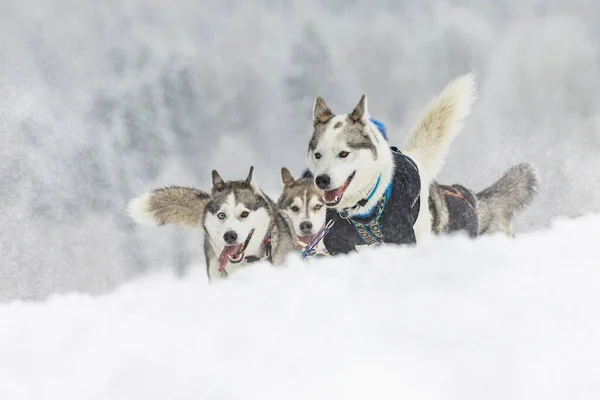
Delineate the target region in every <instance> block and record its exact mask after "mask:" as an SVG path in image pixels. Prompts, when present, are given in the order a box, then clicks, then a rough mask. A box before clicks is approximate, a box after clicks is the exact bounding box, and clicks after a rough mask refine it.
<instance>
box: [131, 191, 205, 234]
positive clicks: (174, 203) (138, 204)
mask: <svg viewBox="0 0 600 400" xmlns="http://www.w3.org/2000/svg"><path fill="white" fill-rule="evenodd" d="M210 198H211V197H210V195H209V194H208V193H205V192H203V191H201V190H198V189H194V188H187V187H179V186H170V187H166V188H160V189H155V190H153V191H151V192H149V193H145V194H143V195H141V196H139V197H136V198H135V199H133V200H131V201H130V202H129V204H128V205H127V212H128V214H129V216H130V217H131V219H133V220H134V221H135V222H137V223H139V224H144V225H154V226H160V225H165V224H174V225H178V226H180V227H182V228H189V229H200V228H201V227H202V217H203V214H204V208H205V206H206V204H207V203H208V202H209V201H210Z"/></svg>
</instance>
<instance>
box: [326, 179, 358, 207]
mask: <svg viewBox="0 0 600 400" xmlns="http://www.w3.org/2000/svg"><path fill="white" fill-rule="evenodd" d="M354 175H356V171H354V172H353V173H352V175H350V177H349V178H348V179H347V180H346V182H344V184H343V185H342V186H340V187H339V188H337V189H332V190H325V191H324V193H323V200H324V201H325V204H326V205H327V207H335V206H337V205H338V204H340V201H342V197H343V196H344V193H345V192H346V189H348V185H350V182H352V179H354Z"/></svg>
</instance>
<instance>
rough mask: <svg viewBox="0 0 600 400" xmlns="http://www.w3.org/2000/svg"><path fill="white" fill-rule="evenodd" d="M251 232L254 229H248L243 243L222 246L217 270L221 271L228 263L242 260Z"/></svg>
mask: <svg viewBox="0 0 600 400" xmlns="http://www.w3.org/2000/svg"><path fill="white" fill-rule="evenodd" d="M253 233H254V229H252V230H251V231H250V233H249V234H248V237H247V238H246V240H245V241H244V243H236V244H232V245H229V246H225V247H224V248H223V251H221V255H220V256H219V272H222V271H223V270H224V269H225V267H226V266H227V264H229V263H232V264H238V263H241V262H242V261H243V260H244V256H245V255H246V254H245V251H246V248H247V247H248V243H250V239H252V234H253Z"/></svg>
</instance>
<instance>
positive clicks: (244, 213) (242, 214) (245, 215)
mask: <svg viewBox="0 0 600 400" xmlns="http://www.w3.org/2000/svg"><path fill="white" fill-rule="evenodd" d="M248 215H250V213H249V212H248V211H242V213H241V214H240V218H246V217H247V216H248Z"/></svg>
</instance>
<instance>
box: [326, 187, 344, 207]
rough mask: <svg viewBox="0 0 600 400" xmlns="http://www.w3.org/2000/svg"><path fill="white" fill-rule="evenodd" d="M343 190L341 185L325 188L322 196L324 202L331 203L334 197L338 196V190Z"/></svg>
mask: <svg viewBox="0 0 600 400" xmlns="http://www.w3.org/2000/svg"><path fill="white" fill-rule="evenodd" d="M343 190H344V189H343V187H340V188H337V189H333V190H325V191H324V192H323V198H324V199H325V202H326V203H333V202H334V201H335V199H337V198H338V197H339V194H340V192H342V191H343Z"/></svg>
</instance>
